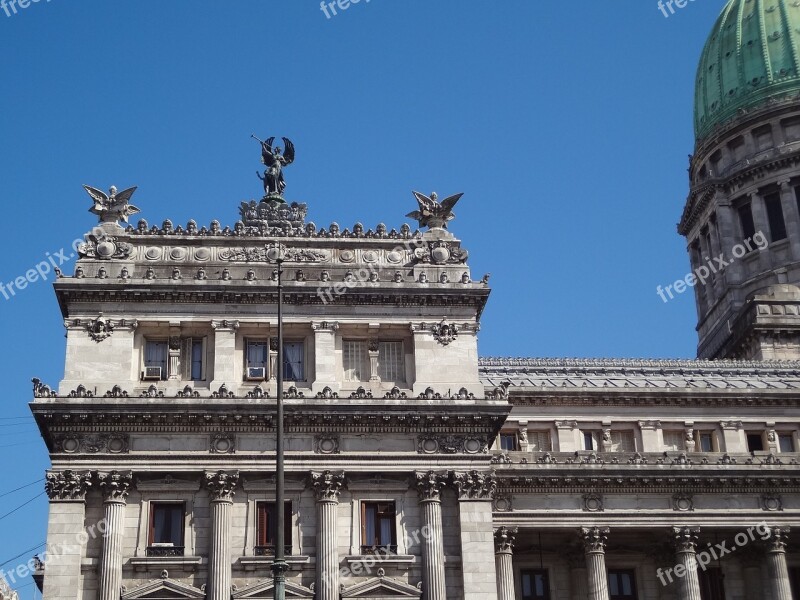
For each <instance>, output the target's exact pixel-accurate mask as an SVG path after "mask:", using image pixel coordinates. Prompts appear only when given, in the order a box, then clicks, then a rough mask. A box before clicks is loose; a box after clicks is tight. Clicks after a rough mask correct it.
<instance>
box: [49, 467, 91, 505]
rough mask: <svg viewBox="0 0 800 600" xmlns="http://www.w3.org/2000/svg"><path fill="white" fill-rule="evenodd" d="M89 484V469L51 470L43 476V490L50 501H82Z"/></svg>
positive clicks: (84, 498)
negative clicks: (77, 470) (80, 470)
mask: <svg viewBox="0 0 800 600" xmlns="http://www.w3.org/2000/svg"><path fill="white" fill-rule="evenodd" d="M91 486H92V474H91V473H90V472H89V471H85V472H82V473H78V472H76V471H71V470H66V471H51V472H49V473H47V475H46V477H45V482H44V491H45V492H46V493H47V496H48V497H49V498H50V501H62V502H64V501H81V502H83V501H84V500H86V492H88V491H89V488H90V487H91Z"/></svg>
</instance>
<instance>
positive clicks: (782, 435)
mask: <svg viewBox="0 0 800 600" xmlns="http://www.w3.org/2000/svg"><path fill="white" fill-rule="evenodd" d="M775 435H776V436H777V437H778V451H779V452H781V453H785V454H786V453H791V452H797V443H796V441H795V435H794V432H792V431H776V432H775ZM786 439H788V440H789V442H790V443H791V447H792V449H791V450H784V449H783V443H782V441H783V440H786Z"/></svg>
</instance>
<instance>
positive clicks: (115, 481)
mask: <svg viewBox="0 0 800 600" xmlns="http://www.w3.org/2000/svg"><path fill="white" fill-rule="evenodd" d="M97 480H98V482H99V485H100V490H101V491H102V492H103V500H104V501H105V502H116V503H120V504H124V503H125V499H126V498H127V497H128V493H129V492H130V488H131V486H132V485H133V475H132V474H131V472H130V471H126V472H124V473H120V472H119V471H111V472H110V473H99V474H98V475H97Z"/></svg>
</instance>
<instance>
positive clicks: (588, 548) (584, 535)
mask: <svg viewBox="0 0 800 600" xmlns="http://www.w3.org/2000/svg"><path fill="white" fill-rule="evenodd" d="M609 533H610V530H609V528H608V527H582V528H581V530H580V537H581V541H582V542H583V550H584V554H585V556H586V574H587V584H588V587H589V592H588V594H587V596H586V597H587V598H588V599H589V600H609V596H608V575H607V573H606V543H607V542H608V534H609Z"/></svg>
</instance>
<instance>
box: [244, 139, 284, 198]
mask: <svg viewBox="0 0 800 600" xmlns="http://www.w3.org/2000/svg"><path fill="white" fill-rule="evenodd" d="M251 137H252V138H253V139H255V140H256V141H258V142H260V143H261V162H262V163H263V164H264V165H265V166H266V167H267V168H266V170H265V171H264V176H263V177H262V176H261V173H256V174H257V175H258V178H259V179H260V180H261V181H263V182H264V194H265V197H267V198H269V197H272V198H280V199H283V198H282V196H283V190H285V189H286V181H285V180H284V179H283V168H284V167H288V166H289V165H290V164H292V163H293V162H294V144H293V143H292V141H291V140H290V139H289V138H283V144H284V146H285V148H286V149H285V150H284V152H283V154H281V149H280V147H278V146H276V147H274V148H273V147H272V143H273V142H274V141H275V138H274V137H271V138H269V139H268V140H267V141H266V142H264V141H262V140H259V139H258V138H257V137H256V136H251Z"/></svg>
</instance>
